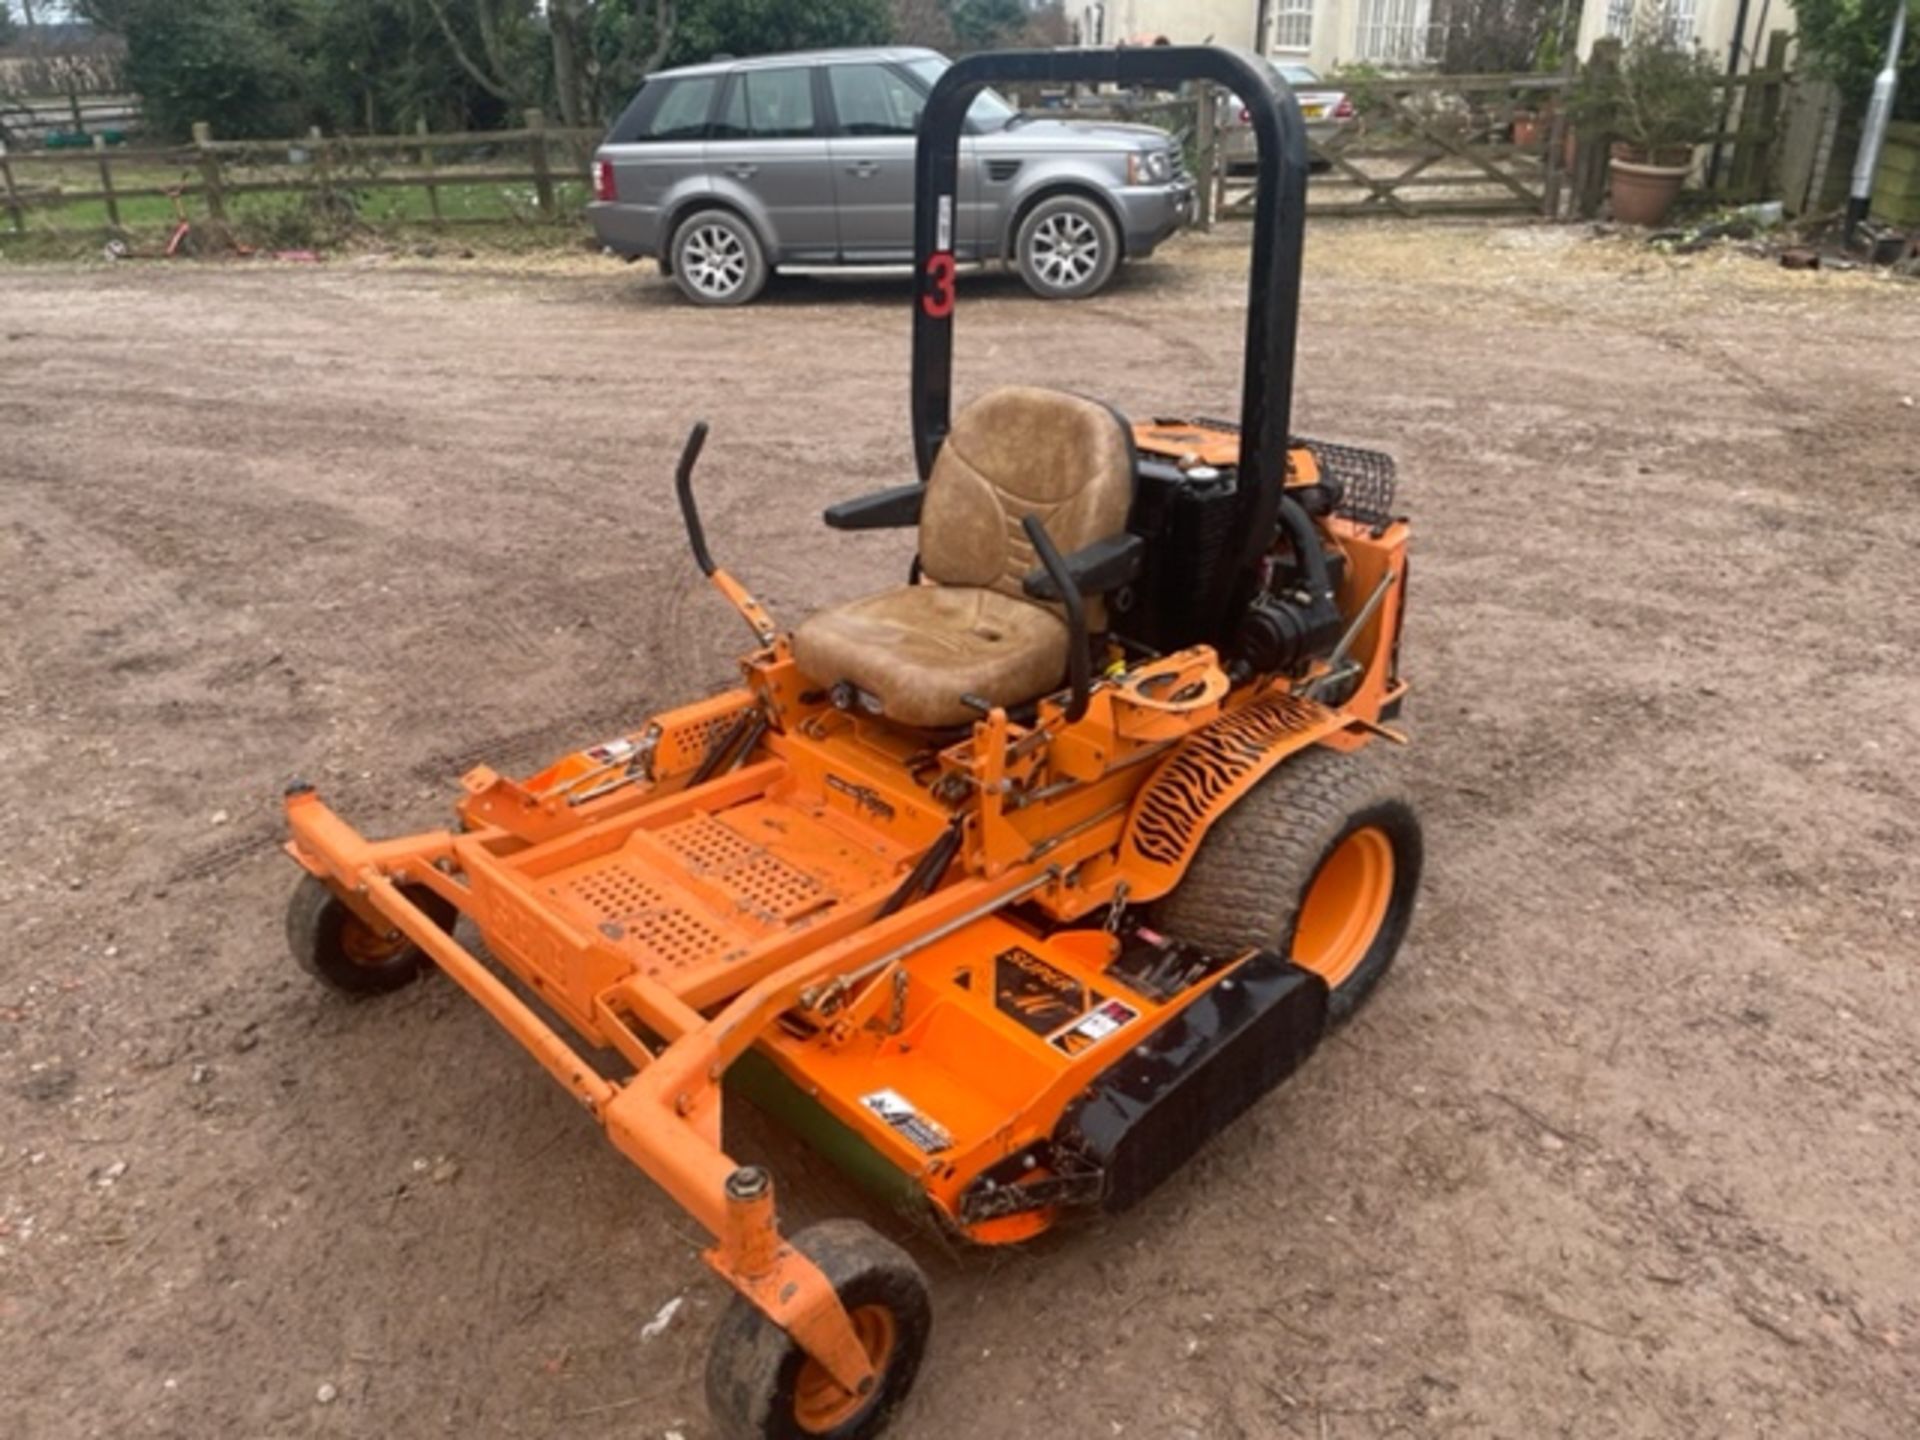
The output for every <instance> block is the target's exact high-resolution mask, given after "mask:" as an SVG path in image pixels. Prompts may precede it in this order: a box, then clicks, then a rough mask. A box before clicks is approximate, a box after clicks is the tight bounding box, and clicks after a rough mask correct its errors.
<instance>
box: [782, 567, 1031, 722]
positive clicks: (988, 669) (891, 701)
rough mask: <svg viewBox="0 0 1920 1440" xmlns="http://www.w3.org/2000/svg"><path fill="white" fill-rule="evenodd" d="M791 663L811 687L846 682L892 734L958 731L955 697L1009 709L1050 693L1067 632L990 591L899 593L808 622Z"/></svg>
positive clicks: (912, 589)
mask: <svg viewBox="0 0 1920 1440" xmlns="http://www.w3.org/2000/svg"><path fill="white" fill-rule="evenodd" d="M793 654H794V659H795V660H796V661H797V662H798V663H799V666H800V669H801V671H802V673H804V674H805V675H807V676H808V677H810V678H811V679H813V680H815V681H818V682H819V683H821V684H823V685H832V684H836V683H838V682H839V681H842V680H847V681H851V682H852V683H853V684H855V685H857V686H859V687H860V688H861V689H862V690H864V691H866V692H867V693H868V694H870V695H874V696H877V697H878V698H879V700H880V703H881V707H882V710H883V712H884V713H885V715H886V716H887V718H888V719H890V720H896V721H898V722H899V723H900V724H902V725H919V726H927V727H934V726H944V725H964V724H966V723H967V722H969V721H971V720H975V719H977V718H979V717H978V714H977V712H976V711H974V710H973V709H972V708H970V707H969V706H966V705H963V704H962V703H961V702H960V697H961V696H962V695H975V696H978V697H979V698H981V699H983V700H986V701H988V702H990V703H992V704H995V705H1018V704H1022V703H1024V702H1026V701H1029V700H1034V699H1037V698H1039V697H1040V696H1042V695H1045V694H1047V693H1048V692H1049V691H1051V690H1054V689H1057V688H1058V687H1059V685H1060V684H1061V681H1062V679H1063V677H1064V676H1065V675H1066V670H1067V627H1066V625H1065V623H1063V622H1062V621H1061V620H1060V619H1059V618H1058V617H1057V616H1056V615H1054V613H1053V612H1052V611H1051V610H1047V609H1044V608H1042V607H1041V606H1038V605H1033V604H1030V603H1028V602H1027V601H1024V600H1015V599H1013V598H1011V597H1010V596H1007V595H1003V594H1001V593H1000V592H999V591H997V590H986V589H981V588H977V587H974V586H945V585H905V586H902V587H901V588H899V589H897V590H886V591H883V592H881V593H880V594H878V595H868V596H866V597H864V598H862V599H859V600H854V601H851V602H849V603H848V604H845V605H836V606H834V607H833V608H832V609H830V610H822V611H820V612H819V613H817V614H815V615H811V616H809V617H808V618H807V619H806V620H805V621H803V622H802V623H801V625H800V628H799V629H798V630H796V631H794V634H793Z"/></svg>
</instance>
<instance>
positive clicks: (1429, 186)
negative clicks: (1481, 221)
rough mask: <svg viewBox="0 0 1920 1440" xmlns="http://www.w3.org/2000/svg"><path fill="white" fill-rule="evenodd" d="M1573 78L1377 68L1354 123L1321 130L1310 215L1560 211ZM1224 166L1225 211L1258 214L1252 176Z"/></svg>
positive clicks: (1357, 96)
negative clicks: (1565, 99)
mask: <svg viewBox="0 0 1920 1440" xmlns="http://www.w3.org/2000/svg"><path fill="white" fill-rule="evenodd" d="M1568 84H1569V81H1568V79H1567V77H1566V76H1564V75H1410V76H1373V75H1369V76H1367V77H1366V78H1365V79H1359V80H1354V81H1351V82H1349V84H1348V88H1347V91H1346V93H1347V96H1348V98H1349V99H1350V100H1351V101H1352V103H1353V107H1354V110H1355V112H1356V113H1355V115H1354V117H1353V119H1351V120H1348V121H1345V122H1341V123H1338V124H1335V125H1326V124H1319V125H1312V124H1310V126H1309V134H1310V138H1311V141H1312V150H1313V161H1314V167H1315V170H1316V174H1315V175H1314V177H1313V183H1312V184H1311V185H1310V186H1309V187H1308V191H1307V212H1308V213H1309V214H1310V215H1399V216H1404V217H1408V218H1412V217H1416V216H1422V215H1442V214H1482V215H1487V214H1502V213H1524V214H1531V215H1552V214H1555V213H1557V211H1558V209H1559V204H1560V191H1561V187H1562V183H1563V180H1564V177H1565V173H1566V162H1567V156H1566V153H1565V152H1566V143H1565V139H1566V122H1565V118H1564V113H1563V112H1564V109H1565V106H1564V105H1563V104H1562V101H1561V97H1562V94H1563V92H1564V91H1565V90H1566V88H1567V86H1568ZM1235 169H1236V167H1235V166H1234V165H1233V164H1232V163H1231V159H1230V158H1229V160H1228V163H1227V164H1225V165H1224V166H1223V167H1222V170H1221V179H1220V185H1221V191H1222V193H1221V199H1220V204H1219V206H1218V213H1219V214H1220V216H1221V217H1222V218H1245V217H1246V216H1249V215H1251V214H1252V208H1253V194H1252V189H1251V179H1250V178H1248V177H1243V176H1240V175H1237V174H1236V173H1235Z"/></svg>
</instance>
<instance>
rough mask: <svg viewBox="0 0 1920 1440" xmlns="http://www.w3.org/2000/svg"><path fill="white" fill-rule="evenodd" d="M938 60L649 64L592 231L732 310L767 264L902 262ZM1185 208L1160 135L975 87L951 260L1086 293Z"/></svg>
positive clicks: (907, 54)
mask: <svg viewBox="0 0 1920 1440" xmlns="http://www.w3.org/2000/svg"><path fill="white" fill-rule="evenodd" d="M948 63H949V62H948V61H947V59H946V58H945V57H944V56H942V55H939V54H936V53H935V52H934V51H931V50H919V49H869V50H833V51H819V52H812V53H802V54H792V55H769V56H763V57H761V58H758V59H752V60H726V61H716V62H714V63H712V64H707V65H690V66H687V67H686V68H684V69H680V70H664V71H660V72H658V73H656V74H653V75H650V76H648V77H647V79H646V81H645V83H644V84H643V85H642V86H641V87H640V91H639V93H638V94H637V95H635V96H634V99H633V102H632V104H630V105H629V106H628V107H627V110H626V113H625V114H623V115H622V116H621V117H620V119H619V120H618V122H616V123H615V125H614V127H613V129H612V130H611V131H610V132H609V133H608V135H607V138H606V139H605V140H604V141H603V142H602V143H601V146H600V149H599V151H598V152H597V153H596V155H595V158H594V162H593V189H594V199H593V201H592V203H591V204H590V205H589V206H588V207H587V211H588V215H589V217H590V218H591V220H592V222H593V227H594V230H595V231H596V233H597V234H598V235H599V237H600V240H601V243H602V244H604V245H605V246H606V247H607V248H608V249H609V250H612V251H613V252H614V253H616V254H619V255H624V256H626V257H627V258H629V259H639V258H641V257H643V256H651V257H653V258H654V259H656V260H658V261H659V262H660V268H661V269H662V270H663V271H664V272H665V273H667V274H669V275H671V276H672V277H673V278H674V280H675V282H677V283H678V285H679V286H680V289H681V291H682V292H683V293H684V294H685V295H686V296H687V298H688V299H689V300H692V301H694V302H695V303H697V304H702V305H740V304H744V303H745V302H747V301H749V300H751V299H753V297H754V296H755V295H757V294H759V293H760V290H761V288H762V287H763V286H764V285H765V284H766V282H767V277H768V276H769V275H770V274H771V273H772V272H773V271H774V270H775V269H777V268H779V267H781V266H792V267H807V266H831V265H886V264H901V263H907V262H911V260H912V259H913V151H914V132H915V130H916V128H917V127H918V125H919V123H920V111H921V108H922V107H923V106H924V105H925V103H926V97H927V92H928V91H929V90H930V89H931V88H932V86H933V82H934V81H935V80H936V79H937V78H938V77H939V75H940V72H941V71H943V70H944V69H946V67H947V65H948ZM1192 210H1193V184H1192V181H1191V180H1190V179H1189V178H1188V177H1187V175H1186V173H1185V167H1184V165H1183V163H1182V160H1181V155H1180V151H1179V149H1178V147H1177V146H1176V145H1175V144H1174V142H1173V139H1172V138H1171V137H1170V136H1169V135H1167V133H1166V132H1165V131H1163V130H1156V129H1154V128H1153V127H1151V126H1146V125H1112V124H1104V123H1096V122H1090V121H1074V120H1049V119H1042V118H1035V117H1030V116H1027V115H1025V114H1023V113H1021V112H1019V111H1017V110H1015V109H1014V107H1013V106H1011V105H1009V104H1008V103H1007V102H1006V101H1005V100H1004V99H1002V98H1001V97H1000V96H999V95H997V94H995V93H994V92H993V91H991V90H988V91H983V92H981V94H980V97H979V98H978V99H977V100H976V101H975V102H974V105H973V108H972V109H971V110H970V111H969V112H968V116H967V127H966V134H965V135H964V137H963V139H962V141H961V156H960V194H959V207H958V214H957V216H956V224H955V235H954V252H955V255H956V257H957V258H958V259H961V260H977V261H985V260H1010V261H1012V263H1013V264H1014V265H1015V266H1016V267H1017V268H1018V269H1019V271H1020V274H1021V276H1022V277H1023V278H1024V279H1025V280H1026V282H1027V284H1028V285H1029V286H1031V287H1032V289H1033V291H1034V293H1035V294H1037V295H1040V296H1042V297H1044V298H1046V299H1050V300H1064V299H1078V298H1080V297H1083V296H1087V295H1092V294H1094V293H1095V292H1097V291H1099V290H1100V289H1101V288H1102V287H1104V286H1105V285H1106V284H1107V282H1108V281H1109V280H1111V279H1112V278H1113V274H1114V271H1115V270H1116V269H1117V268H1118V267H1119V265H1120V262H1121V261H1122V260H1127V259H1137V258H1139V257H1141V256H1144V255H1149V254H1151V253H1152V252H1153V248H1154V247H1155V246H1156V245H1158V244H1159V243H1160V242H1161V241H1162V240H1165V239H1166V238H1167V236H1169V235H1171V234H1172V233H1173V232H1174V231H1175V230H1176V229H1178V228H1179V227H1180V226H1181V225H1183V224H1184V223H1186V222H1187V220H1189V219H1190V218H1191V215H1192Z"/></svg>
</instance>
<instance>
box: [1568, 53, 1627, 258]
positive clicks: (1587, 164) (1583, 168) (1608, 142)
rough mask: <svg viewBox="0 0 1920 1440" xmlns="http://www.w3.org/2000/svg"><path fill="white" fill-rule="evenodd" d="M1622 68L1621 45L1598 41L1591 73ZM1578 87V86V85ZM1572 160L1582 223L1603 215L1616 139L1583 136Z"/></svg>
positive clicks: (1576, 206)
mask: <svg viewBox="0 0 1920 1440" xmlns="http://www.w3.org/2000/svg"><path fill="white" fill-rule="evenodd" d="M1619 68H1620V42H1619V41H1618V40H1613V39H1605V40H1596V41H1595V42H1594V45H1593V54H1592V55H1590V56H1589V57H1588V58H1587V70H1588V72H1589V73H1592V72H1596V71H1597V72H1600V73H1602V74H1604V73H1605V72H1607V71H1609V70H1618V69H1619ZM1575 83H1576V85H1577V84H1578V82H1577V81H1576V82H1575ZM1578 140H1579V143H1578V145H1577V147H1576V148H1575V150H1574V157H1573V208H1574V213H1575V214H1577V215H1579V216H1581V217H1582V218H1583V219H1588V220H1590V219H1592V218H1593V217H1594V216H1595V215H1598V214H1599V213H1600V200H1601V197H1603V196H1604V195H1605V194H1606V193H1607V160H1608V157H1609V156H1610V155H1611V154H1612V153H1613V136H1612V135H1611V134H1609V133H1607V132H1606V131H1600V132H1597V133H1595V134H1590V135H1589V134H1581V135H1580V136H1579V137H1578Z"/></svg>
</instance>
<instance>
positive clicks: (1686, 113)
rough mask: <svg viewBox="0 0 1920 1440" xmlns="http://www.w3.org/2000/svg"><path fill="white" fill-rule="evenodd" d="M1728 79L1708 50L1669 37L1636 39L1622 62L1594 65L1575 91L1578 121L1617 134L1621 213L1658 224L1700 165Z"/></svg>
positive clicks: (1616, 214) (1615, 179)
mask: <svg viewBox="0 0 1920 1440" xmlns="http://www.w3.org/2000/svg"><path fill="white" fill-rule="evenodd" d="M1719 84H1720V77H1719V73H1718V71H1717V70H1716V69H1715V67H1714V64H1713V62H1712V61H1711V60H1710V59H1708V57H1707V56H1706V54H1705V53H1704V52H1703V51H1699V50H1694V49H1690V48H1688V47H1686V46H1682V45H1677V44H1675V43H1673V42H1672V41H1671V40H1668V39H1667V38H1665V37H1664V36H1659V37H1656V38H1654V39H1650V40H1636V41H1635V42H1634V43H1633V44H1632V45H1630V46H1628V47H1627V49H1626V52H1625V53H1624V54H1623V55H1622V56H1621V59H1620V63H1619V65H1618V66H1617V67H1613V68H1606V67H1600V66H1593V65H1589V66H1588V67H1587V70H1586V73H1585V74H1583V75H1582V76H1581V80H1580V85H1579V87H1578V89H1577V90H1576V91H1575V93H1574V97H1573V111H1574V118H1575V121H1576V123H1578V124H1579V125H1580V126H1581V128H1582V129H1583V130H1586V131H1588V132H1589V133H1604V134H1608V135H1612V136H1613V137H1614V142H1615V143H1614V146H1613V157H1612V161H1611V164H1610V169H1609V184H1608V193H1609V194H1610V195H1611V197H1612V200H1613V218H1614V219H1616V220H1618V221H1620V222H1622V223H1623V224H1627V225H1658V224H1659V223H1660V222H1661V221H1662V220H1664V219H1665V218H1666V214H1667V210H1668V209H1669V208H1670V207H1671V206H1672V204H1673V201H1674V197H1675V196H1677V195H1678V194H1679V193H1680V186H1681V183H1682V182H1683V181H1684V180H1685V179H1686V178H1687V172H1688V171H1689V170H1691V169H1692V168H1693V147H1694V146H1695V145H1697V144H1699V143H1700V142H1701V141H1702V140H1705V139H1706V138H1707V137H1708V136H1709V135H1711V134H1712V133H1713V127H1714V125H1715V123H1716V122H1717V121H1718V119H1719V108H1718V91H1719Z"/></svg>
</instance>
